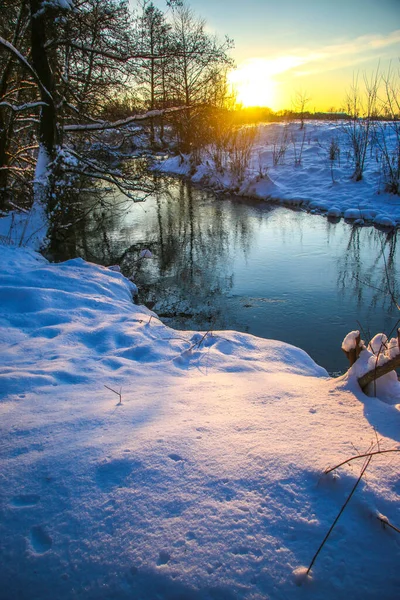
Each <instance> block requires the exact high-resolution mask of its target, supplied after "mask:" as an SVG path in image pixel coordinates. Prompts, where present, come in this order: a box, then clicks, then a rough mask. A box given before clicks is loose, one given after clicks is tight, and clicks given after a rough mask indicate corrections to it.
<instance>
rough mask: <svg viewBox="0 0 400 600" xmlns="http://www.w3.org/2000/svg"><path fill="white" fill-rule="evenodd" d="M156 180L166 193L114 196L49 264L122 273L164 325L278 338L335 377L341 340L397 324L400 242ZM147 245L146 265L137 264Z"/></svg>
mask: <svg viewBox="0 0 400 600" xmlns="http://www.w3.org/2000/svg"><path fill="white" fill-rule="evenodd" d="M164 183H166V184H167V186H168V193H166V192H165V191H163V192H160V194H159V195H158V196H157V197H155V196H153V197H150V198H148V199H147V201H146V202H145V203H141V204H133V205H132V204H129V203H126V202H123V201H122V199H121V198H118V197H115V198H112V197H110V199H108V200H107V202H106V203H105V204H103V206H102V207H101V208H100V207H97V208H95V209H94V210H93V211H91V213H90V218H89V219H87V220H86V222H85V221H81V222H80V223H79V225H77V227H75V229H74V230H73V232H72V233H71V234H70V236H69V238H67V239H66V240H64V242H63V243H62V245H60V246H59V247H58V248H57V249H56V250H55V251H54V248H53V257H54V258H55V259H56V260H64V259H66V258H70V257H72V256H82V257H83V258H85V259H87V260H91V261H93V262H97V263H101V264H105V265H110V264H120V265H121V269H122V272H123V273H124V274H125V275H128V276H129V275H131V274H132V273H133V274H134V275H135V281H136V283H137V284H138V286H139V288H140V293H139V302H140V303H142V304H147V305H148V306H150V307H154V310H155V311H156V312H157V313H158V314H159V315H160V316H161V317H162V319H163V321H164V322H166V323H167V324H168V325H170V326H172V327H174V328H178V329H197V330H210V329H212V330H219V329H235V330H239V331H245V332H248V333H252V334H254V335H257V336H260V337H265V338H272V339H278V340H282V341H285V342H288V343H291V344H294V345H296V346H299V347H300V348H303V349H304V350H306V352H308V353H309V354H310V355H311V356H312V358H313V359H314V360H315V361H316V362H318V363H319V364H320V365H322V366H324V367H325V368H326V369H328V371H330V372H331V373H332V372H335V371H340V370H344V369H346V367H347V361H346V358H345V356H344V355H343V353H342V351H341V349H340V346H341V342H342V340H343V338H344V336H345V335H346V334H347V333H348V332H349V331H351V330H352V329H360V327H362V328H363V329H364V330H365V332H364V335H363V337H364V338H365V339H367V338H368V334H369V333H370V334H372V335H374V334H375V333H378V332H381V331H385V332H386V333H388V332H390V331H391V329H392V328H393V327H394V326H395V325H396V323H397V320H398V318H399V316H400V314H399V311H398V310H397V309H396V308H395V306H394V304H393V302H392V301H391V297H390V295H389V294H388V282H389V284H390V286H391V287H392V289H393V291H394V293H395V294H396V296H397V298H399V297H400V295H399V294H398V291H399V287H400V286H399V267H400V264H399V263H400V260H399V251H398V249H397V246H396V242H397V237H398V235H399V234H398V233H397V234H396V233H393V232H392V233H385V232H381V231H378V230H376V229H374V228H372V227H368V228H366V227H365V228H360V227H352V226H351V225H349V224H347V223H344V222H343V221H341V222H339V223H331V222H329V221H328V220H327V219H326V218H323V217H321V216H316V215H309V214H306V213H304V212H295V211H292V210H289V209H286V208H283V207H275V206H270V205H268V204H267V203H265V202H258V201H245V200H240V199H237V198H227V197H217V196H215V195H214V194H212V193H210V192H206V191H203V190H200V189H197V188H194V187H192V186H191V185H190V184H188V183H185V182H182V181H177V180H169V179H165V182H164ZM143 248H148V249H150V250H151V252H152V254H153V257H152V258H150V259H143V260H139V253H140V250H142V249H143ZM384 257H385V258H384Z"/></svg>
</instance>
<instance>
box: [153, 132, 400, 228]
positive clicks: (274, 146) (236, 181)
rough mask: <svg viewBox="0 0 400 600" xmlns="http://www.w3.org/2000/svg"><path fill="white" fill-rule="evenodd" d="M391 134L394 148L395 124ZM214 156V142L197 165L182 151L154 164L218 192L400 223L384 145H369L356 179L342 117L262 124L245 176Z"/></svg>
mask: <svg viewBox="0 0 400 600" xmlns="http://www.w3.org/2000/svg"><path fill="white" fill-rule="evenodd" d="M386 136H387V141H388V145H389V147H390V145H391V144H395V140H394V139H392V137H393V136H392V132H391V130H390V128H387V130H386ZM214 155H215V150H213V148H212V147H210V148H208V149H205V150H203V152H202V155H201V163H200V164H199V165H197V166H193V162H192V161H191V160H190V156H189V155H186V156H184V155H180V156H172V157H168V158H167V159H165V160H162V161H160V162H158V163H156V165H155V167H154V168H155V169H156V170H158V171H160V172H163V173H168V174H171V175H181V176H185V177H188V178H190V179H191V181H193V182H196V183H200V184H201V185H203V186H206V187H208V188H210V189H212V190H214V191H218V192H223V193H229V194H236V195H238V196H244V197H249V198H257V199H262V200H266V201H268V202H273V203H278V204H282V205H286V206H299V207H302V208H304V209H306V210H307V211H309V212H311V213H317V214H323V215H326V216H327V217H329V218H331V219H338V218H345V219H346V220H348V221H349V222H352V223H355V224H358V225H363V224H374V225H376V226H378V227H388V228H393V227H398V226H399V225H400V197H399V196H397V195H394V194H389V193H387V192H385V175H384V166H383V164H382V158H381V155H380V153H379V148H377V147H376V146H373V145H371V146H370V147H369V148H368V150H367V154H366V157H365V169H364V174H363V179H362V180H361V181H357V182H356V181H354V180H353V179H351V175H352V173H353V171H354V164H353V161H352V158H351V146H350V140H349V135H348V132H346V126H345V124H344V123H343V122H333V123H330V122H326V121H321V122H307V123H306V125H305V128H304V129H303V130H301V129H300V128H299V124H298V123H290V124H284V123H268V124H263V125H260V126H258V128H257V135H256V137H255V141H254V144H253V145H252V147H251V150H250V157H249V160H248V163H247V165H246V168H245V170H244V173H243V175H242V176H241V178H238V177H237V175H235V173H234V171H233V163H232V156H230V155H229V154H228V153H226V152H225V153H223V158H222V167H221V166H218V167H217V166H216V163H215V160H214V159H213V156H214ZM236 162H237V161H236Z"/></svg>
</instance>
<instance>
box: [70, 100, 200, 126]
mask: <svg viewBox="0 0 400 600" xmlns="http://www.w3.org/2000/svg"><path fill="white" fill-rule="evenodd" d="M184 110H188V107H187V106H177V107H175V108H165V109H163V110H150V111H148V112H146V113H143V114H141V115H132V116H131V117H128V118H126V119H120V120H118V121H113V122H109V121H102V122H101V123H84V124H77V125H65V126H64V131H72V132H74V131H76V132H80V131H105V130H107V129H118V128H119V127H125V126H126V125H129V124H130V123H134V122H136V121H146V120H147V119H153V118H154V117H161V116H163V115H168V114H171V113H175V112H179V111H184Z"/></svg>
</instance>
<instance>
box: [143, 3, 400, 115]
mask: <svg viewBox="0 0 400 600" xmlns="http://www.w3.org/2000/svg"><path fill="white" fill-rule="evenodd" d="M155 4H156V5H157V6H159V7H160V8H165V2H163V0H156V1H155ZM188 4H189V6H191V7H192V8H193V10H194V11H195V12H196V14H198V15H199V16H201V17H203V18H204V19H205V21H206V22H207V29H208V31H209V32H210V33H211V32H212V33H215V34H217V35H218V36H219V37H220V38H221V40H222V39H223V36H224V35H228V36H229V37H231V38H233V40H234V42H235V48H234V49H233V50H232V51H231V54H232V57H233V58H234V59H235V61H236V65H237V68H236V71H235V73H233V74H232V75H231V81H232V82H233V83H234V84H235V85H236V86H237V91H238V93H239V100H241V101H242V102H243V104H247V105H257V104H262V105H267V106H270V108H272V109H274V110H279V109H283V108H292V106H293V103H295V102H296V98H298V96H299V94H300V95H301V96H303V97H305V98H307V99H308V108H309V109H310V110H314V109H316V110H329V109H331V108H335V109H339V108H340V107H342V106H344V104H345V97H346V92H347V91H348V90H349V88H350V87H351V85H352V81H353V77H357V75H358V78H359V81H360V82H362V81H363V77H364V74H367V75H368V76H371V74H372V73H373V72H374V70H375V71H376V69H377V68H378V66H379V68H380V70H381V71H386V70H387V69H388V67H389V64H390V63H391V64H392V68H393V67H396V69H397V67H398V65H399V64H400V63H399V57H400V0H334V1H333V0H303V1H299V0H218V1H217V0H191V1H190V2H188Z"/></svg>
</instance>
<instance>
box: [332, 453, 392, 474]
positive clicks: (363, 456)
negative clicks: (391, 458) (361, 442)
mask: <svg viewBox="0 0 400 600" xmlns="http://www.w3.org/2000/svg"><path fill="white" fill-rule="evenodd" d="M389 452H400V447H398V448H390V449H389V450H376V451H374V452H366V453H365V454H357V455H356V456H351V457H350V458H347V459H346V460H344V461H343V462H341V463H339V464H338V465H336V466H335V467H327V468H326V469H325V471H324V473H325V475H327V474H328V473H330V472H331V471H334V470H335V469H338V468H339V467H342V466H343V465H346V464H347V463H349V462H351V461H352V460H356V459H357V458H368V457H372V456H375V455H376V454H388V453H389Z"/></svg>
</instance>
